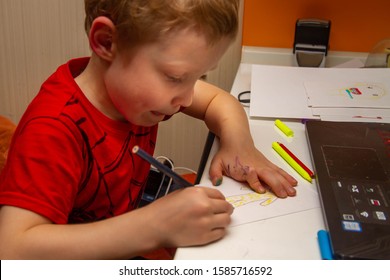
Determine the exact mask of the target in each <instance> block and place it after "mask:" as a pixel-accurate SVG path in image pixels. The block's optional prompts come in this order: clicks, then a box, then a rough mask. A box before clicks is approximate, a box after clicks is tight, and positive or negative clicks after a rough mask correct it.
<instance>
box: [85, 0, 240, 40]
mask: <svg viewBox="0 0 390 280" xmlns="http://www.w3.org/2000/svg"><path fill="white" fill-rule="evenodd" d="M239 1H240V0H169V1H167V0H85V12H86V18H85V29H86V32H87V33H89V30H90V28H91V25H92V22H93V20H94V19H95V18H97V17H99V16H106V17H108V18H109V19H111V21H112V22H113V23H114V24H115V26H116V29H117V32H118V33H117V40H118V43H119V45H120V46H122V47H126V46H136V45H140V44H143V43H148V42H154V41H157V40H159V39H160V38H162V36H163V35H164V34H166V33H167V32H169V31H172V30H175V29H184V28H187V27H193V28H195V29H196V30H197V31H199V32H200V33H201V34H202V35H204V36H205V38H206V40H207V41H208V43H209V44H213V43H215V42H218V41H219V40H221V39H222V38H224V37H228V38H232V39H233V38H234V37H235V36H236V34H237V31H238V6H239Z"/></svg>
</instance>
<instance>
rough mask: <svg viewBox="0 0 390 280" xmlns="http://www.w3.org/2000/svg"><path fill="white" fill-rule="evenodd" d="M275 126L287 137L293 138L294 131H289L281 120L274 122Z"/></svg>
mask: <svg viewBox="0 0 390 280" xmlns="http://www.w3.org/2000/svg"><path fill="white" fill-rule="evenodd" d="M275 125H276V126H277V127H278V128H279V129H280V130H281V131H282V132H283V133H284V134H285V135H286V136H288V137H292V136H294V131H292V130H291V128H289V127H288V126H287V125H286V124H285V123H283V122H282V121H281V120H275Z"/></svg>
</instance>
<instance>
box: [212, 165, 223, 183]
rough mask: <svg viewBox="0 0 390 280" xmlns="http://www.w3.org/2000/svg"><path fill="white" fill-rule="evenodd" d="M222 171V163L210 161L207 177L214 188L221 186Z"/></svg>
mask: <svg viewBox="0 0 390 280" xmlns="http://www.w3.org/2000/svg"><path fill="white" fill-rule="evenodd" d="M222 171H223V166H222V163H220V162H219V161H217V160H212V161H211V165H210V170H209V176H210V179H211V182H212V183H213V185H214V186H219V185H221V184H222V178H223V176H222V174H223V172H222Z"/></svg>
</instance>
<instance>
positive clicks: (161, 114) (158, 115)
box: [151, 111, 165, 117]
mask: <svg viewBox="0 0 390 280" xmlns="http://www.w3.org/2000/svg"><path fill="white" fill-rule="evenodd" d="M151 113H152V114H153V115H155V116H157V117H160V116H165V114H163V113H160V112H157V111H151Z"/></svg>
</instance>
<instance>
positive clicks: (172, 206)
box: [147, 187, 233, 247]
mask: <svg viewBox="0 0 390 280" xmlns="http://www.w3.org/2000/svg"><path fill="white" fill-rule="evenodd" d="M147 207H150V210H151V211H150V213H153V215H154V217H153V218H155V219H156V220H157V223H156V227H155V230H156V231H157V232H158V236H159V237H160V239H162V243H163V244H162V246H166V247H167V246H174V247H183V246H193V245H201V244H207V243H210V242H213V241H216V240H218V239H221V238H222V237H223V236H224V235H225V234H226V227H227V226H228V225H229V224H230V220H231V219H230V216H231V214H232V213H233V206H232V205H231V204H229V203H228V202H227V201H226V200H225V197H224V196H223V195H222V193H221V192H220V191H218V190H216V189H212V188H206V187H189V188H185V189H180V190H177V191H175V192H173V193H171V194H169V195H167V196H165V197H162V198H160V199H158V200H156V201H155V202H153V203H151V204H150V205H148V206H147Z"/></svg>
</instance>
